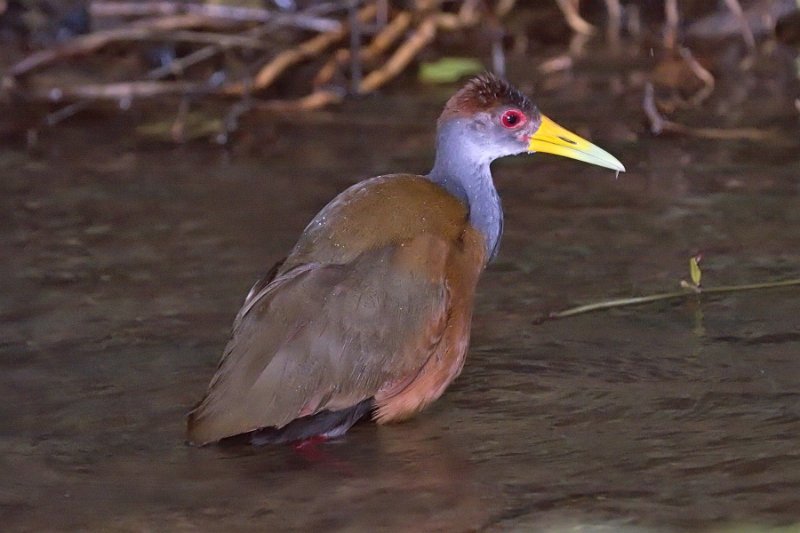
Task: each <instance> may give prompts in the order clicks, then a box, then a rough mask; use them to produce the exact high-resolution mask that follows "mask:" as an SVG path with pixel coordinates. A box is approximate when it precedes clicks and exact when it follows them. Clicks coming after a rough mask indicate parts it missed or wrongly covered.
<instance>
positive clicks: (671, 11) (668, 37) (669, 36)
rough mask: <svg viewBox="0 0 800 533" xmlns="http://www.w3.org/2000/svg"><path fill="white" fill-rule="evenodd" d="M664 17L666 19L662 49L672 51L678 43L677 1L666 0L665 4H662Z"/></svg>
mask: <svg viewBox="0 0 800 533" xmlns="http://www.w3.org/2000/svg"><path fill="white" fill-rule="evenodd" d="M664 16H665V18H666V22H665V26H666V27H665V28H664V48H666V49H667V50H673V49H674V48H675V45H676V44H677V43H678V24H679V23H680V14H679V12H678V0H666V2H664Z"/></svg>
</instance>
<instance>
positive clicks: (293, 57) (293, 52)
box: [224, 4, 377, 95]
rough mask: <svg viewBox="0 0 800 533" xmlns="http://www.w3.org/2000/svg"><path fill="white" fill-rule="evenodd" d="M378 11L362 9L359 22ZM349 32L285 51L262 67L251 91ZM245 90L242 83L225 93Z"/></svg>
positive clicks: (341, 31)
mask: <svg viewBox="0 0 800 533" xmlns="http://www.w3.org/2000/svg"><path fill="white" fill-rule="evenodd" d="M376 9H377V8H376V7H375V5H374V4H369V5H367V6H365V7H363V8H361V9H360V10H359V12H358V15H357V17H358V20H359V21H361V22H366V21H367V20H369V19H370V18H372V17H374V16H375V12H376ZM347 32H348V31H347V28H344V27H343V28H341V29H339V30H336V31H330V32H327V33H323V34H320V35H317V36H316V37H313V38H311V39H309V40H307V41H304V42H302V43H300V44H299V45H297V46H295V47H294V48H291V49H289V50H284V51H283V52H281V53H279V54H278V55H276V56H275V57H274V58H272V61H270V62H269V63H267V64H266V65H264V66H263V67H261V70H259V71H258V73H257V74H256V75H255V77H254V78H253V82H252V86H251V88H250V90H254V91H258V90H263V89H265V88H267V87H269V86H270V85H272V83H273V82H274V81H275V79H277V78H278V76H280V75H281V74H283V72H284V71H286V69H288V68H289V67H291V66H294V65H296V64H298V63H301V62H303V61H306V60H308V59H311V58H312V57H315V56H317V55H319V54H321V53H322V52H323V51H324V50H325V49H326V48H328V47H330V46H331V45H333V44H334V43H335V42H337V41H341V40H342V39H344V38H345V36H346V35H347ZM245 89H246V88H245V84H244V83H241V82H240V83H235V84H232V85H231V86H229V87H227V88H226V89H225V91H224V92H225V94H229V95H241V94H243V93H244V92H245Z"/></svg>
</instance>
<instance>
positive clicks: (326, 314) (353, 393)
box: [189, 234, 451, 444]
mask: <svg viewBox="0 0 800 533" xmlns="http://www.w3.org/2000/svg"><path fill="white" fill-rule="evenodd" d="M449 246H451V245H450V243H448V242H446V241H445V240H443V239H441V238H440V237H436V236H432V235H430V234H425V235H421V236H417V237H415V238H414V239H411V240H409V241H406V242H403V243H398V244H396V245H392V246H386V247H383V248H380V249H375V250H370V251H367V252H364V253H362V254H361V255H359V256H358V257H356V258H355V259H354V260H353V261H351V262H349V263H346V264H317V263H309V264H305V265H300V266H297V267H295V268H293V269H291V270H290V271H288V272H285V273H283V274H281V275H279V276H277V277H276V278H275V279H274V280H273V281H272V282H271V283H270V284H269V285H267V286H266V287H264V288H263V289H262V290H261V291H260V292H259V293H258V294H256V295H253V296H252V297H249V298H248V299H247V301H246V303H245V305H244V307H243V308H242V310H241V311H240V312H239V315H238V316H237V320H236V323H235V327H234V331H233V335H232V338H231V340H230V342H229V343H228V346H227V348H226V350H225V353H224V355H223V358H222V361H221V363H220V366H219V368H218V370H217V373H216V375H215V376H214V378H213V379H212V381H211V384H210V385H209V390H208V393H207V395H206V397H205V398H204V399H203V401H202V402H200V404H199V405H198V406H197V407H196V408H195V410H194V411H193V412H192V414H191V415H190V422H189V434H190V440H192V441H193V442H195V443H196V444H204V443H207V442H213V441H216V440H219V439H221V438H225V437H228V436H232V435H236V434H239V433H244V432H247V431H252V430H255V429H258V428H262V427H273V426H274V427H282V426H284V425H285V424H287V423H288V422H290V421H292V420H293V419H295V418H298V417H301V416H307V415H311V414H314V413H316V412H318V411H321V410H323V409H329V410H337V409H343V408H346V407H350V406H352V405H355V404H356V403H358V402H360V401H362V400H364V399H367V398H370V397H372V396H374V395H375V394H376V393H377V392H379V391H381V390H386V389H387V388H391V387H392V386H393V385H396V384H398V383H400V382H403V381H407V380H408V379H409V378H413V376H414V375H416V373H417V372H418V371H419V369H420V368H421V367H422V366H423V365H424V364H425V362H426V361H427V358H428V357H430V354H432V353H433V352H434V350H435V348H436V345H437V344H438V342H439V341H440V340H441V338H442V335H443V332H444V330H445V328H446V322H447V315H448V300H449V297H448V289H447V283H446V280H445V264H446V260H447V255H448V253H449Z"/></svg>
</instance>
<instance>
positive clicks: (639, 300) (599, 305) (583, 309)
mask: <svg viewBox="0 0 800 533" xmlns="http://www.w3.org/2000/svg"><path fill="white" fill-rule="evenodd" d="M795 285H800V279H788V280H784V281H770V282H766V283H749V284H745V285H725V286H722V287H711V288H708V289H701V288H699V287H697V288H694V287H693V288H691V289H687V290H683V291H675V292H664V293H660V294H652V295H650V296H637V297H634V298H620V299H618V300H606V301H604V302H596V303H593V304H586V305H579V306H577V307H572V308H570V309H566V310H564V311H558V312H553V313H549V314H548V315H547V317H546V318H566V317H568V316H575V315H581V314H584V313H591V312H592V311H600V310H602V309H612V308H615V307H625V306H629V305H639V304H645V303H651V302H658V301H662V300H673V299H676V298H685V297H687V296H690V295H694V296H697V295H702V294H720V293H728V292H739V291H752V290H757V289H773V288H779V287H792V286H795Z"/></svg>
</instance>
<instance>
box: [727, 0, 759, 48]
mask: <svg viewBox="0 0 800 533" xmlns="http://www.w3.org/2000/svg"><path fill="white" fill-rule="evenodd" d="M725 3H726V4H727V5H728V9H730V10H731V11H733V14H734V15H736V19H737V20H738V21H739V26H740V27H741V30H742V38H743V39H744V42H745V44H747V48H748V49H749V50H750V52H751V53H752V52H754V51H755V49H756V38H755V37H754V36H753V30H752V29H750V24H749V23H748V22H747V18H746V17H745V16H744V11H742V6H741V5H740V4H739V0H725Z"/></svg>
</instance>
